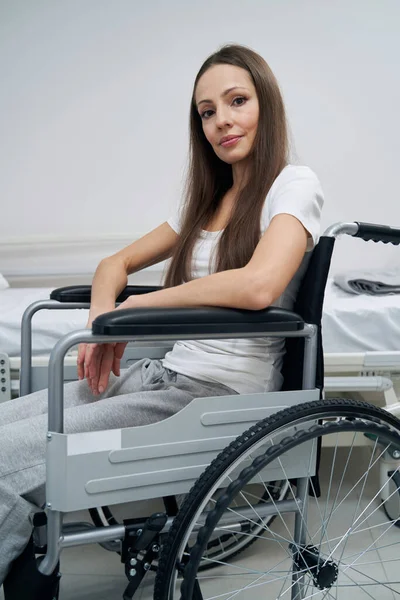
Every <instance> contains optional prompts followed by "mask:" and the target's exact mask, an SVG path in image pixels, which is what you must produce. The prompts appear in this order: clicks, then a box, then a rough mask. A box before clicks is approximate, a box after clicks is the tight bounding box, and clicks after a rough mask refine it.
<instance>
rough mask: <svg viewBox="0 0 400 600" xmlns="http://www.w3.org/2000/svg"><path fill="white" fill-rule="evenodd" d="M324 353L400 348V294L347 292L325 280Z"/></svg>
mask: <svg viewBox="0 0 400 600" xmlns="http://www.w3.org/2000/svg"><path fill="white" fill-rule="evenodd" d="M322 335H323V342H324V353H325V354H327V353H333V352H337V353H348V352H377V351H378V352H380V351H386V352H388V351H389V352H390V351H397V352H398V351H399V350H400V294H393V295H391V296H367V295H362V294H360V295H354V294H348V293H346V292H344V291H343V290H341V289H340V288H339V287H338V286H336V285H335V284H334V283H333V280H332V279H329V280H328V283H327V287H326V291H325V301H324V314H323V320H322Z"/></svg>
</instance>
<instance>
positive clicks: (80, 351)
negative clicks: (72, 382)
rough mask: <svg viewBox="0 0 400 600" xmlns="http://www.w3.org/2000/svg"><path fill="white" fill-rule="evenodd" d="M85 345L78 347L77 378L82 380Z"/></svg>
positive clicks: (83, 375)
mask: <svg viewBox="0 0 400 600" xmlns="http://www.w3.org/2000/svg"><path fill="white" fill-rule="evenodd" d="M86 348H87V344H79V346H78V360H77V368H78V378H79V379H83V378H84V377H85V356H86Z"/></svg>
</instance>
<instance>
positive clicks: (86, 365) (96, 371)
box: [78, 342, 127, 396]
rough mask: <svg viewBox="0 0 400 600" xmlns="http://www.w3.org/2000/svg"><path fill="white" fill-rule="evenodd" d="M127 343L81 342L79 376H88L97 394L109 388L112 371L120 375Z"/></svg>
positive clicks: (91, 386)
mask: <svg viewBox="0 0 400 600" xmlns="http://www.w3.org/2000/svg"><path fill="white" fill-rule="evenodd" d="M126 346H127V343H125V342H118V343H110V344H80V345H79V349H78V377H79V379H84V377H86V379H87V381H88V384H89V387H90V389H91V391H92V393H93V394H94V395H95V396H98V395H99V394H102V393H103V392H104V390H105V389H106V388H107V385H108V380H109V378H110V373H111V371H112V372H113V373H114V375H116V376H117V377H118V376H119V375H120V365H121V358H122V356H123V354H124V351H125V348H126Z"/></svg>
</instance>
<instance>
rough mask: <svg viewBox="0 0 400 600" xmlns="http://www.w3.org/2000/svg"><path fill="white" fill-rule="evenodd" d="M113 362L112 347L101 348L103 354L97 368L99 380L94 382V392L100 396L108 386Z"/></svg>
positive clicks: (111, 345)
mask: <svg viewBox="0 0 400 600" xmlns="http://www.w3.org/2000/svg"><path fill="white" fill-rule="evenodd" d="M113 362H114V345H113V344H106V346H105V347H104V348H103V354H102V358H101V364H100V368H99V378H98V381H97V382H96V391H97V392H98V393H100V394H102V393H103V392H104V390H105V389H106V387H107V385H108V380H109V378H110V373H111V368H112V366H113Z"/></svg>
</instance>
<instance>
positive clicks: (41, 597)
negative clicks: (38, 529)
mask: <svg viewBox="0 0 400 600" xmlns="http://www.w3.org/2000/svg"><path fill="white" fill-rule="evenodd" d="M42 559H43V557H39V558H36V557H35V554H34V544H33V539H32V538H31V539H30V540H29V543H28V545H27V547H26V548H25V550H24V551H23V552H22V554H21V555H20V556H19V557H18V558H17V559H16V560H15V561H14V562H13V564H12V567H11V570H10V572H9V573H8V575H7V577H6V579H5V580H4V584H3V586H4V599H5V600H58V594H59V587H60V578H61V574H60V573H59V571H58V565H57V567H56V569H55V570H54V571H53V573H52V574H51V575H43V573H41V572H40V571H39V569H38V566H39V564H40V561H41V560H42Z"/></svg>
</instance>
